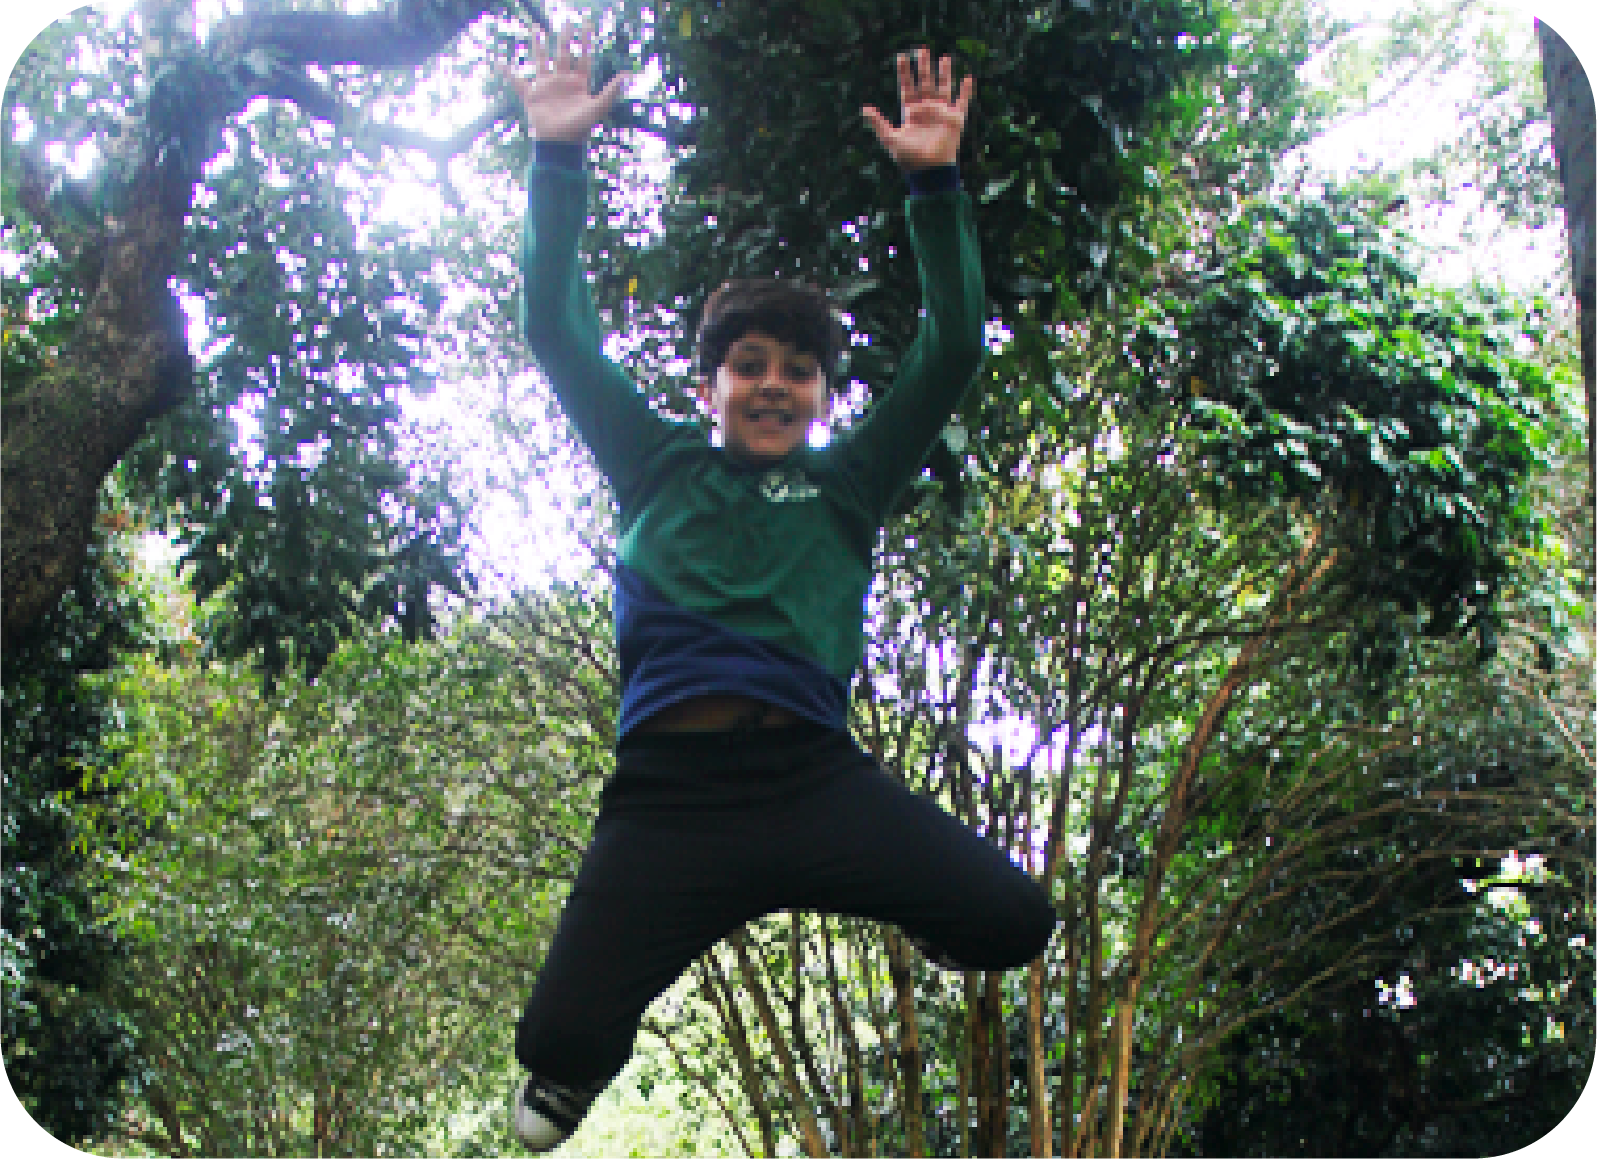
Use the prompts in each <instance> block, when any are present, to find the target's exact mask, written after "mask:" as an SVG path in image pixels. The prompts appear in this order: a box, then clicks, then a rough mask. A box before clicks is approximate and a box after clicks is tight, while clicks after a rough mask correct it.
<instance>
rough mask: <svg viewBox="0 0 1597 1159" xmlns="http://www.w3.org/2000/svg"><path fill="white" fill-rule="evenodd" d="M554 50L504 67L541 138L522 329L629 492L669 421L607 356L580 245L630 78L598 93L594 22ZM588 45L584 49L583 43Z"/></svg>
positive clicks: (585, 434)
mask: <svg viewBox="0 0 1597 1159" xmlns="http://www.w3.org/2000/svg"><path fill="white" fill-rule="evenodd" d="M554 39H555V40H556V43H555V45H554V51H553V53H550V52H549V51H548V50H547V49H546V47H545V45H544V42H543V39H542V37H541V35H540V38H539V40H538V41H537V42H536V43H535V44H534V46H533V61H532V64H533V75H532V76H531V77H520V76H516V75H515V74H513V73H511V72H510V71H509V70H508V69H501V70H500V71H501V74H502V75H503V76H504V77H505V79H506V80H507V81H508V82H509V84H510V85H511V87H512V88H514V89H515V91H516V93H517V95H518V96H520V97H521V102H522V105H523V108H524V109H525V113H526V124H527V131H528V132H529V133H530V134H531V136H532V138H533V162H532V165H531V166H530V167H529V169H528V173H527V197H528V205H527V221H526V231H525V233H524V235H523V239H522V250H521V269H522V279H523V284H522V296H521V329H522V334H523V335H524V336H525V338H526V341H527V345H528V348H529V349H530V350H531V351H532V354H533V357H534V358H535V359H536V360H537V362H538V365H539V367H540V368H541V369H542V370H543V372H544V374H545V375H546V376H547V377H548V378H549V381H550V385H551V386H552V387H553V388H554V392H555V396H556V397H557V398H558V399H559V400H560V405H561V407H562V408H563V409H564V410H565V412H566V415H567V417H568V418H570V420H571V422H572V424H573V425H574V426H575V427H576V429H577V433H578V434H579V435H580V436H581V437H582V440H583V442H585V443H586V444H587V445H588V448H589V450H591V451H592V452H593V456H594V459H595V460H596V461H597V462H598V465H599V469H600V470H601V471H603V472H604V474H605V476H606V477H607V478H608V479H609V480H610V483H611V486H612V487H613V488H615V489H616V491H617V492H618V493H619V492H620V491H622V490H623V489H624V488H625V486H626V484H627V482H628V472H629V470H630V468H631V467H632V466H634V465H635V464H636V463H637V462H638V460H639V457H640V452H641V451H643V450H644V448H645V446H646V445H647V444H648V443H649V442H651V441H653V440H654V439H656V438H658V437H659V435H660V434H661V432H662V431H663V429H664V423H663V420H661V419H660V418H659V416H658V415H656V414H655V413H654V411H653V410H652V409H651V408H650V406H649V403H648V400H647V399H646V398H644V396H643V395H642V393H641V392H639V390H638V389H637V387H636V385H635V384H634V383H633V382H632V380H631V379H630V378H629V377H628V376H627V375H626V373H625V372H624V371H622V369H621V368H620V367H619V366H617V365H616V364H615V363H614V362H612V361H611V360H610V359H609V358H608V357H606V356H605V353H604V330H603V328H602V327H601V326H600V324H599V319H598V316H597V314H596V313H595V312H594V309H593V301H592V297H591V295H590V294H589V292H588V287H587V284H586V282H585V280H584V278H583V276H582V267H581V264H580V263H579V261H578V258H577V245H578V241H579V240H580V238H581V235H582V230H583V228H584V226H585V224H586V221H587V215H588V178H587V172H586V169H585V165H584V161H585V152H586V142H587V139H588V136H589V134H591V133H592V132H593V130H594V128H595V127H596V126H597V125H598V124H599V123H600V122H602V121H603V120H604V118H605V116H606V115H607V114H608V113H609V111H610V108H611V106H612V105H613V104H614V103H615V99H616V97H617V96H618V95H619V94H620V92H621V88H622V86H623V85H624V84H625V83H626V81H627V80H628V77H627V76H626V75H625V74H623V75H620V76H617V77H615V78H614V79H612V80H611V81H610V83H609V84H607V85H606V86H605V87H604V88H603V89H602V90H600V91H599V92H597V93H592V92H589V87H588V85H589V82H588V73H589V63H590V61H591V60H592V58H593V29H592V26H591V25H585V26H584V27H583V29H582V32H581V35H580V38H578V39H577V40H576V41H575V42H573V40H571V39H569V38H567V37H564V36H560V37H556V38H554ZM575 47H580V48H581V50H582V51H581V54H580V55H578V54H577V53H575V52H574V51H573V50H574V48H575Z"/></svg>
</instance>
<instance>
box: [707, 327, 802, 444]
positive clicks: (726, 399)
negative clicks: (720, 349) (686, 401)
mask: <svg viewBox="0 0 1597 1159" xmlns="http://www.w3.org/2000/svg"><path fill="white" fill-rule="evenodd" d="M699 398H700V400H701V401H702V402H703V403H704V404H705V405H706V406H708V407H709V408H710V411H711V413H712V414H714V415H715V422H716V425H717V426H718V427H720V428H721V436H722V438H723V440H724V441H725V446H726V449H727V451H728V452H730V453H731V454H732V455H733V456H735V457H736V458H738V459H741V460H743V461H745V462H750V463H776V462H779V461H781V460H782V459H785V458H786V457H787V456H788V455H789V454H790V453H792V451H793V450H794V449H795V448H796V447H798V446H799V444H801V443H803V442H804V441H805V439H806V438H807V437H808V435H809V431H810V426H811V424H813V423H815V422H816V421H817V420H819V419H820V418H821V417H822V415H823V414H824V413H825V410H826V374H825V372H824V371H823V370H822V368H821V361H820V359H819V358H817V357H816V356H815V355H813V354H810V353H808V352H806V351H803V350H800V349H798V348H797V347H796V346H793V345H791V344H789V343H787V342H783V341H782V340H780V339H778V338H773V337H771V336H770V335H769V334H766V333H764V332H763V331H760V330H748V331H745V332H744V333H743V335H742V336H741V337H740V338H738V339H737V340H736V341H735V342H733V343H732V345H731V346H730V347H728V348H727V352H726V358H725V359H723V360H722V362H721V365H720V366H717V367H716V368H715V373H714V375H712V376H711V377H710V378H708V379H702V378H701V379H700V380H699Z"/></svg>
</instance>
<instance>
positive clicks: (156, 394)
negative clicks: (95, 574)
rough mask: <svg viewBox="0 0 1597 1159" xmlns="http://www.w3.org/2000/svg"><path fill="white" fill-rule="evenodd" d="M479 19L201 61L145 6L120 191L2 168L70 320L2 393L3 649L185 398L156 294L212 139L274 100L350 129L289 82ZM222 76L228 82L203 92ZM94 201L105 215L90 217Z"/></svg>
mask: <svg viewBox="0 0 1597 1159" xmlns="http://www.w3.org/2000/svg"><path fill="white" fill-rule="evenodd" d="M489 7H491V5H489V4H488V3H485V2H483V0H397V2H396V3H394V4H393V5H391V6H390V7H388V8H387V9H385V10H383V11H381V12H372V13H365V14H361V15H354V16H351V15H347V14H343V13H318V12H286V13H277V14H252V13H246V14H242V15H237V16H232V17H229V18H227V19H225V20H223V21H221V22H219V23H218V24H217V25H216V27H215V29H214V30H213V32H212V35H211V38H210V41H209V43H208V44H207V45H206V46H204V47H202V46H200V45H198V44H197V43H195V42H194V40H193V29H192V21H191V20H188V19H186V17H189V16H191V13H189V11H188V7H187V5H186V4H184V3H181V2H179V0H156V2H154V3H151V4H149V5H148V6H147V8H146V11H145V13H144V16H145V22H146V30H147V34H146V37H145V45H144V52H145V54H146V65H147V66H149V67H150V70H151V75H152V77H153V76H154V75H155V74H156V73H157V71H159V70H157V69H156V68H155V65H156V64H157V63H158V64H159V65H160V69H162V70H167V75H166V76H165V78H164V79H162V80H161V81H160V82H159V83H156V82H155V81H153V80H152V81H151V84H150V86H149V87H150V90H151V95H150V96H149V97H148V99H147V100H146V102H145V103H144V105H142V106H133V107H132V108H130V110H129V117H128V120H129V126H128V128H127V129H126V130H125V131H124V133H123V136H122V138H121V139H122V140H124V141H128V142H134V144H131V145H129V146H128V148H129V150H130V154H129V156H128V157H127V158H126V159H125V162H124V163H125V165H126V172H127V173H129V174H130V176H129V178H128V181H127V183H126V185H125V186H117V187H114V188H113V187H111V186H109V185H108V186H107V187H105V188H101V189H99V190H96V191H91V192H90V193H89V194H87V195H85V194H83V193H78V192H75V191H74V190H73V188H72V187H71V185H70V183H63V181H62V175H61V173H60V171H59V169H58V168H57V167H55V166H52V165H50V164H47V163H46V162H45V161H44V160H43V158H42V157H41V156H38V155H35V154H33V153H30V152H29V151H28V148H27V147H24V148H22V149H19V150H18V158H17V160H16V162H15V164H16V166H17V169H18V170H19V172H20V179H19V181H18V183H17V186H16V191H15V199H16V204H17V206H19V207H20V208H21V210H22V212H24V213H25V214H26V215H27V216H28V217H29V218H31V219H32V220H33V222H34V223H35V224H37V225H38V226H39V227H40V229H41V230H42V231H43V233H44V235H45V236H46V237H47V238H48V239H49V240H50V242H51V243H52V245H54V247H55V249H56V250H57V251H58V252H59V253H61V254H62V255H63V257H64V258H66V259H67V262H68V264H69V266H70V267H71V268H72V270H73V273H74V274H75V275H76V277H77V278H78V279H80V280H81V284H80V285H78V286H77V287H76V288H77V289H78V290H80V291H81V292H82V301H83V310H82V313H81V314H80V315H79V317H78V319H77V323H76V325H75V327H74V330H73V332H72V334H71V336H70V337H69V338H68V339H67V341H66V343H65V344H64V346H63V348H62V349H61V350H60V351H59V353H57V354H56V355H54V362H53V363H49V362H47V363H46V365H45V366H43V367H42V368H40V370H39V371H38V372H37V373H34V374H30V375H29V377H28V379H27V380H26V381H25V382H24V383H22V384H17V383H12V382H8V383H6V384H5V397H4V402H3V404H0V424H3V429H4V437H3V441H0V518H3V521H4V537H3V543H0V632H3V634H4V638H5V639H7V640H9V639H11V638H12V637H13V636H14V634H15V633H17V632H20V631H22V630H23V629H25V628H27V627H28V626H29V625H30V624H32V623H34V622H35V621H36V620H38V619H39V617H41V616H43V615H44V614H45V613H47V612H48V611H50V609H51V608H53V607H55V605H56V603H57V602H58V601H59V600H60V598H61V593H62V592H63V591H65V590H66V587H67V584H68V583H70V582H71V579H72V577H73V576H74V575H76V574H77V572H78V569H79V568H80V566H81V565H82V562H83V560H84V557H85V555H86V553H87V551H88V546H89V542H90V539H91V537H92V534H93V529H94V520H95V515H96V511H97V508H98V505H99V497H100V488H101V487H102V486H103V485H104V483H105V480H106V477H107V475H109V474H110V472H111V470H112V468H113V467H115V466H116V464H117V463H118V462H119V461H120V460H121V459H122V457H123V456H124V455H126V454H127V452H128V451H129V450H131V449H132V447H133V446H134V445H135V444H136V443H137V442H138V441H139V440H140V439H141V438H143V437H144V434H145V432H146V431H147V429H148V428H149V424H150V423H151V422H152V421H153V420H154V419H156V418H158V417H160V416H161V415H163V414H165V413H167V412H168V411H170V410H171V409H173V408H174V407H176V406H177V405H178V404H180V403H181V402H183V401H184V400H185V399H186V398H188V397H190V396H191V394H192V390H193V384H194V366H193V361H192V359H191V358H190V356H189V353H188V333H187V325H186V322H185V320H184V317H183V312H182V310H181V308H180V307H179V305H178V303H177V300H176V298H175V297H174V296H173V293H172V290H171V288H170V287H169V285H168V282H169V280H170V279H171V277H172V276H173V274H174V273H175V272H176V270H177V268H178V258H179V255H180V247H181V245H182V243H183V238H184V229H185V226H184V218H185V215H186V214H187V212H188V209H189V203H190V200H191V197H192V192H193V188H194V184H195V182H196V181H198V180H199V178H200V176H201V174H202V172H203V167H204V164H205V162H206V161H207V160H208V158H209V157H210V155H211V154H212V153H213V152H214V151H215V150H216V148H217V147H219V145H220V141H219V140H217V139H216V137H215V133H216V130H218V129H219V127H220V126H221V125H222V124H223V122H224V121H225V120H226V119H227V117H229V116H230V115H231V114H232V113H233V112H235V111H236V110H238V109H242V108H243V107H244V106H245V105H247V104H248V103H249V102H250V100H252V99H253V98H254V97H257V96H265V97H272V98H277V99H286V100H291V101H294V102H295V103H296V104H298V105H300V106H301V107H302V108H304V109H305V110H306V111H308V112H312V113H315V114H316V115H318V116H322V117H325V118H327V119H329V120H333V121H335V122H336V121H340V120H344V119H349V120H355V119H357V118H356V117H355V116H354V115H353V113H352V112H351V110H348V109H345V108H343V107H342V106H341V105H340V103H339V101H338V98H337V97H336V96H335V95H334V94H333V93H332V91H331V90H329V89H326V88H323V87H320V86H318V85H317V84H315V83H312V82H311V81H309V80H308V79H307V77H306V72H305V65H307V64H311V63H315V64H321V65H324V66H325V65H330V64H343V63H350V62H357V63H360V64H362V65H363V66H365V67H367V68H402V67H413V66H415V65H417V64H420V63H421V62H423V61H425V60H426V59H428V58H429V57H431V56H432V55H434V54H436V53H437V52H439V51H441V50H442V49H443V48H444V47H445V46H446V45H447V44H448V43H449V42H450V41H451V40H452V39H454V37H455V35H456V33H458V32H459V31H460V30H461V29H462V28H463V27H465V26H466V25H467V24H468V23H470V21H471V20H473V19H475V18H476V17H477V16H478V15H480V14H481V12H482V11H484V10H485V9H487V8H489ZM531 8H532V19H534V20H535V21H537V22H539V23H547V22H546V21H545V20H544V18H543V16H542V14H541V6H539V5H532V6H531ZM237 60H248V61H250V62H251V63H250V65H249V66H248V67H247V68H245V69H242V70H240V69H238V68H234V67H232V65H233V62H234V61H237ZM223 73H226V74H227V75H228V77H229V78H230V79H228V80H226V81H223V80H221V79H219V78H220V77H221V75H222V74H223ZM173 93H178V94H181V96H180V98H179V99H177V100H173V99H171V95H172V94H173ZM410 143H411V144H415V143H416V142H415V141H414V140H411V141H410ZM432 144H433V145H435V146H438V147H444V146H445V145H448V144H450V143H448V142H444V141H441V140H439V141H434V142H432ZM97 180H100V181H102V182H104V181H106V180H107V179H106V178H105V177H103V176H101V177H99V178H97ZM102 200H104V201H108V202H109V203H110V208H108V209H105V210H101V209H100V208H99V202H100V201H102ZM91 206H93V208H90V207H91ZM11 212H12V210H11V209H10V208H9V206H8V208H7V213H8V214H9V213H11ZM86 218H89V219H92V220H89V221H88V223H87V224H85V223H84V222H85V219H86Z"/></svg>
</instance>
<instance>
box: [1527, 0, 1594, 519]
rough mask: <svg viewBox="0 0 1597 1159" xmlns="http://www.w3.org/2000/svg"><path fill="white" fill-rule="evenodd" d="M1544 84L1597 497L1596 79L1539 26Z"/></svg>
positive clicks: (1590, 469)
mask: <svg viewBox="0 0 1597 1159" xmlns="http://www.w3.org/2000/svg"><path fill="white" fill-rule="evenodd" d="M1536 35H1537V39H1538V40H1539V41H1540V42H1541V53H1542V81H1543V84H1544V85H1545V86H1546V89H1547V111H1548V114H1549V115H1550V116H1551V118H1552V122H1553V152H1554V153H1555V154H1557V156H1558V171H1559V174H1560V175H1561V176H1562V177H1563V181H1564V220H1565V221H1566V222H1567V223H1568V226H1569V258H1570V266H1571V277H1572V281H1573V283H1574V290H1575V301H1576V303H1577V305H1578V308H1579V312H1580V366H1581V377H1582V378H1583V379H1584V380H1585V383H1586V423H1587V429H1586V456H1587V458H1586V467H1587V471H1588V472H1589V477H1590V479H1591V483H1592V493H1593V495H1597V253H1594V245H1597V237H1594V233H1597V114H1594V111H1593V104H1592V90H1591V80H1590V78H1589V77H1587V76H1586V73H1585V70H1584V69H1582V68H1581V67H1580V60H1579V59H1578V58H1577V57H1576V56H1575V51H1574V49H1572V48H1570V46H1569V44H1568V42H1567V41H1565V40H1564V38H1563V37H1561V36H1559V35H1558V33H1556V32H1554V31H1553V30H1552V29H1551V28H1549V27H1548V26H1547V25H1546V24H1545V23H1543V22H1542V21H1540V20H1538V21H1537V22H1536Z"/></svg>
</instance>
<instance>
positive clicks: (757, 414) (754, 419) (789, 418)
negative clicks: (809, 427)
mask: <svg viewBox="0 0 1597 1159" xmlns="http://www.w3.org/2000/svg"><path fill="white" fill-rule="evenodd" d="M745 417H746V418H747V419H748V421H749V422H751V423H775V424H777V425H778V426H784V427H790V426H792V425H793V423H794V417H793V414H792V412H790V411H781V410H751V411H748V412H747V413H746V415H745Z"/></svg>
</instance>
